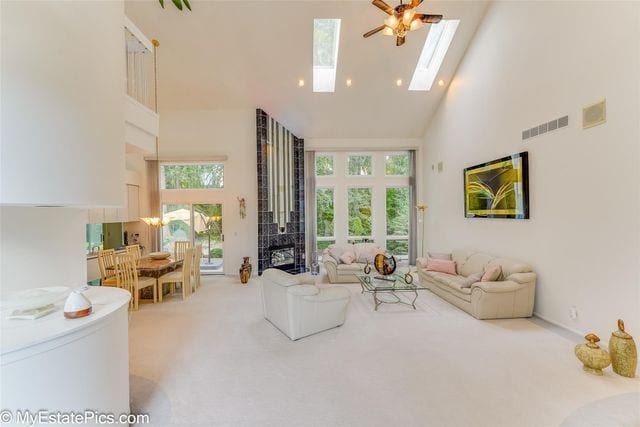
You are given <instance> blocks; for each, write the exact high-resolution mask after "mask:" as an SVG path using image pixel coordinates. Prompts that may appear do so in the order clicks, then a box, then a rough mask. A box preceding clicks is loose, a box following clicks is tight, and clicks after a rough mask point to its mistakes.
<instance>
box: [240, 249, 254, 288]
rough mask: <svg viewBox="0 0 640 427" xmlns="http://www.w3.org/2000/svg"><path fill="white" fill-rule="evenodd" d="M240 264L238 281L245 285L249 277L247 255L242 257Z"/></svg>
mask: <svg viewBox="0 0 640 427" xmlns="http://www.w3.org/2000/svg"><path fill="white" fill-rule="evenodd" d="M242 259H243V261H242V265H241V266H240V283H242V284H243V285H246V284H247V282H249V279H250V278H251V270H252V267H251V263H250V262H249V260H250V258H249V257H248V256H245V257H242Z"/></svg>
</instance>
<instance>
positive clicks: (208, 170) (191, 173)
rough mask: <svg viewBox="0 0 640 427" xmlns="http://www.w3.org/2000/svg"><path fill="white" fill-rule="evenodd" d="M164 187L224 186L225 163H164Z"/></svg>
mask: <svg viewBox="0 0 640 427" xmlns="http://www.w3.org/2000/svg"><path fill="white" fill-rule="evenodd" d="M161 181H162V184H163V185H162V188H164V189H167V190H179V189H190V188H222V187H224V165H221V164H215V163H210V164H201V165H162V180H161Z"/></svg>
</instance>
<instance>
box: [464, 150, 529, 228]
mask: <svg viewBox="0 0 640 427" xmlns="http://www.w3.org/2000/svg"><path fill="white" fill-rule="evenodd" d="M464 201H465V204H464V214H465V216H466V217H467V218H475V217H480V218H516V219H528V218H529V161H528V154H527V152H526V151H525V152H522V153H518V154H514V155H512V156H508V157H503V158H501V159H498V160H493V161H491V162H488V163H483V164H481V165H476V166H472V167H469V168H466V169H465V170H464Z"/></svg>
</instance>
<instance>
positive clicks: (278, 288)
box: [261, 268, 351, 341]
mask: <svg viewBox="0 0 640 427" xmlns="http://www.w3.org/2000/svg"><path fill="white" fill-rule="evenodd" d="M303 277H304V276H303ZM261 284H262V303H263V307H264V317H265V319H267V320H268V321H270V322H271V323H272V324H273V325H274V326H275V327H276V328H278V329H280V331H281V332H282V333H284V334H285V335H286V336H288V337H289V338H291V339H292V340H294V341H295V340H297V339H299V338H302V337H306V336H308V335H312V334H315V333H317V332H321V331H324V330H327V329H331V328H335V327H336V326H340V325H342V324H343V323H344V321H345V316H346V313H347V306H348V305H349V298H350V297H351V293H350V292H349V290H348V289H346V288H344V287H341V286H332V287H330V288H324V289H319V288H318V287H317V286H315V285H313V284H304V283H303V280H301V278H300V277H299V276H295V275H293V274H289V273H286V272H284V271H281V270H277V269H274V268H270V269H267V270H265V271H264V272H263V273H262V279H261Z"/></svg>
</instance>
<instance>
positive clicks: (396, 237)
mask: <svg viewBox="0 0 640 427" xmlns="http://www.w3.org/2000/svg"><path fill="white" fill-rule="evenodd" d="M385 155H386V154H385ZM385 170H386V162H385ZM386 176H396V177H397V176H401V177H402V176H404V175H386ZM389 188H406V189H407V191H408V193H409V194H408V196H409V199H411V186H410V185H408V184H406V185H402V184H387V185H385V188H384V199H385V207H384V208H385V209H384V225H385V227H384V228H385V230H384V231H385V237H384V246H385V248H387V249H388V246H389V245H388V244H387V242H389V241H398V240H406V241H407V243H409V241H410V240H411V239H410V235H411V208H412V207H411V206H409V214H408V218H407V229H408V232H407V234H406V235H402V234H387V233H388V231H387V226H388V224H389V219H388V218H387V190H388V189H389ZM409 201H411V200H409ZM394 256H395V257H396V258H398V259H400V260H407V259H409V254H408V253H407V255H394Z"/></svg>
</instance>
